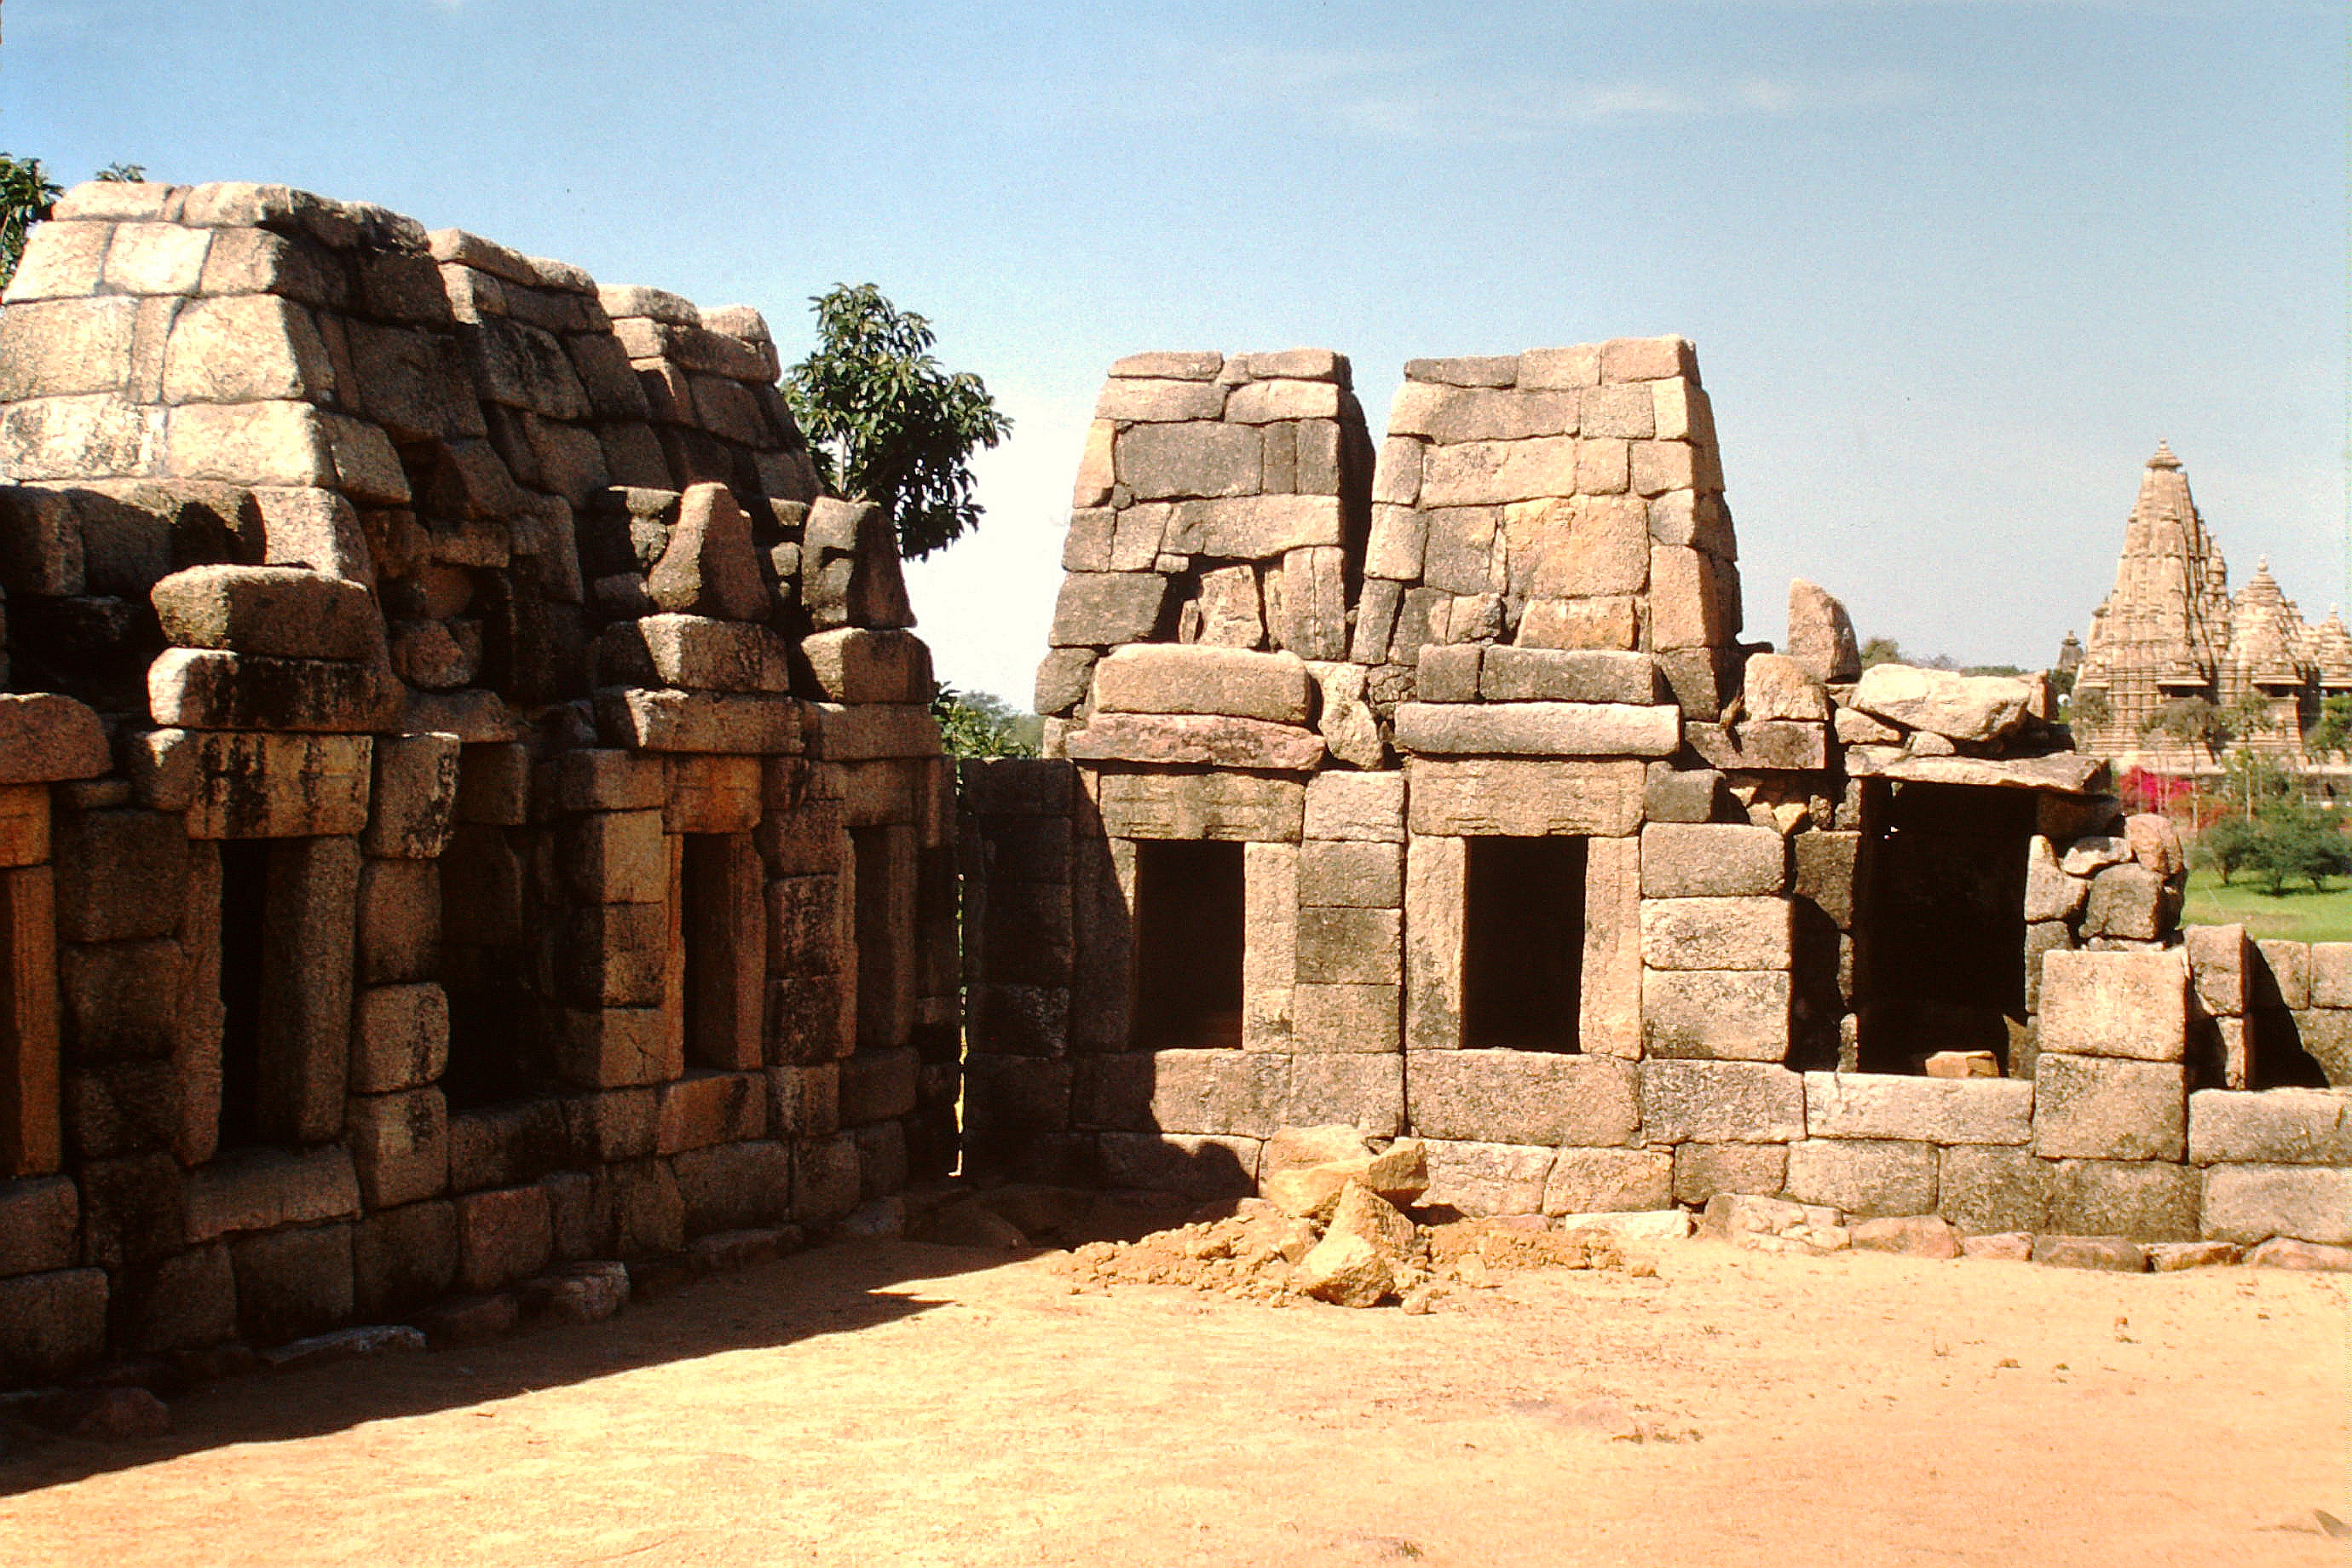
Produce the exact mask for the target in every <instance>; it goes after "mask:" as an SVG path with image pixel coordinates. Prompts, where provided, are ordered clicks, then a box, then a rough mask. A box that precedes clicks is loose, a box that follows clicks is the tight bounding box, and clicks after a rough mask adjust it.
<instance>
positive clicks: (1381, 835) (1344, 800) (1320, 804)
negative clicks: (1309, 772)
mask: <svg viewBox="0 0 2352 1568" xmlns="http://www.w3.org/2000/svg"><path fill="white" fill-rule="evenodd" d="M1306 836H1307V837H1308V838H1310V839H1313V838H1327V839H1341V840H1349V841H1354V842H1360V843H1381V844H1402V843H1403V842H1404V775H1403V774H1402V773H1318V774H1317V775H1316V776H1315V777H1314V778H1312V779H1309V780H1308V781H1307V816H1306Z"/></svg>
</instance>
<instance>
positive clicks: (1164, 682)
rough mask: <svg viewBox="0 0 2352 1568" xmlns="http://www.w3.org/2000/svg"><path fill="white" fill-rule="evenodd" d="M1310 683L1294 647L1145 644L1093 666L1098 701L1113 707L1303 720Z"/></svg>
mask: <svg viewBox="0 0 2352 1568" xmlns="http://www.w3.org/2000/svg"><path fill="white" fill-rule="evenodd" d="M1312 690H1313V682H1312V681H1311V680H1310V679H1308V676H1307V663H1306V661H1305V660H1304V659H1302V658H1299V657H1298V656H1297V654H1294V653H1255V652H1251V651H1249V650H1247V649H1244V648H1235V647H1183V646H1181V645H1178V644H1172V643H1144V644H1139V645H1138V646H1135V647H1122V648H1118V649H1117V650H1115V651H1114V652H1112V653H1111V654H1109V655H1108V657H1106V658H1104V659H1103V660H1102V661H1101V662H1100V663H1098V664H1097V665H1096V666H1095V686H1094V691H1095V706H1096V707H1097V709H1098V710H1102V711H1105V712H1113V713H1216V714H1223V715H1226V716H1229V717H1232V718H1235V719H1262V720H1265V721H1267V722H1269V723H1274V724H1304V723H1306V722H1307V710H1308V704H1309V700H1310V694H1311V692H1312Z"/></svg>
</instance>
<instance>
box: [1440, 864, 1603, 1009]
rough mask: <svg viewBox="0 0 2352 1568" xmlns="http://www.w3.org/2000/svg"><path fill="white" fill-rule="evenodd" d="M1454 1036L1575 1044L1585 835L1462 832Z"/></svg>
mask: <svg viewBox="0 0 2352 1568" xmlns="http://www.w3.org/2000/svg"><path fill="white" fill-rule="evenodd" d="M1464 848H1465V856H1466V864H1465V867H1464V893H1463V931H1462V1044H1463V1046H1464V1047H1465V1048H1467V1049H1485V1048H1490V1047H1503V1048H1507V1049H1511V1050H1521V1051H1575V1050H1577V1049H1579V1048H1580V1047H1579V1044H1578V1026H1579V1009H1580V1005H1581V1001H1582V997H1581V992H1582V971H1583V964H1584V926H1585V909H1584V886H1585V862H1586V859H1587V856H1588V850H1587V844H1586V840H1584V839H1582V838H1579V837H1544V838H1503V837H1474V838H1470V839H1467V840H1465V843H1464Z"/></svg>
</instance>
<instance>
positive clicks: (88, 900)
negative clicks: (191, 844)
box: [55, 810, 189, 942]
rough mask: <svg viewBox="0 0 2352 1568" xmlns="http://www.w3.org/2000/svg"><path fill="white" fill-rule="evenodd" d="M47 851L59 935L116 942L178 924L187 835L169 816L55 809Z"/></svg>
mask: <svg viewBox="0 0 2352 1568" xmlns="http://www.w3.org/2000/svg"><path fill="white" fill-rule="evenodd" d="M55 854H56V856H57V878H56V884H55V886H56V904H57V931H58V937H59V938H60V939H61V940H63V941H66V942H122V941H128V940H132V939H136V938H142V937H161V936H169V935H171V934H173V932H174V931H177V930H178V928H179V924H180V911H181V904H182V901H183V900H184V898H185V896H186V888H187V881H188V872H189V858H188V840H187V836H186V834H184V832H183V831H182V830H181V828H180V825H179V824H178V823H177V822H176V821H174V820H173V818H172V817H171V816H167V815H165V814H164V813H162V812H155V811H138V810H118V811H68V812H62V813H59V814H58V823H57V834H56V841H55Z"/></svg>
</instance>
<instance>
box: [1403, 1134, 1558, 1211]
mask: <svg viewBox="0 0 2352 1568" xmlns="http://www.w3.org/2000/svg"><path fill="white" fill-rule="evenodd" d="M1555 1157H1556V1156H1555V1154H1554V1152H1553V1151H1552V1150H1550V1149H1548V1148H1540V1147H1532V1146H1529V1145H1528V1144H1524V1143H1489V1142H1471V1141H1466V1140H1465V1141H1459V1142H1457V1141H1454V1140H1449V1139H1431V1140H1430V1141H1429V1142H1428V1158H1429V1190H1428V1191H1427V1192H1424V1193H1423V1194H1421V1202H1420V1204H1419V1205H1416V1206H1418V1207H1432V1208H1434V1207H1440V1206H1443V1207H1446V1208H1452V1209H1457V1210H1459V1211H1460V1212H1462V1213H1463V1214H1466V1215H1498V1214H1538V1213H1540V1212H1541V1211H1542V1209H1543V1197H1544V1186H1545V1183H1546V1181H1547V1180H1548V1179H1549V1176H1550V1174H1551V1167H1552V1161H1553V1160H1554V1158H1555Z"/></svg>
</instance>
